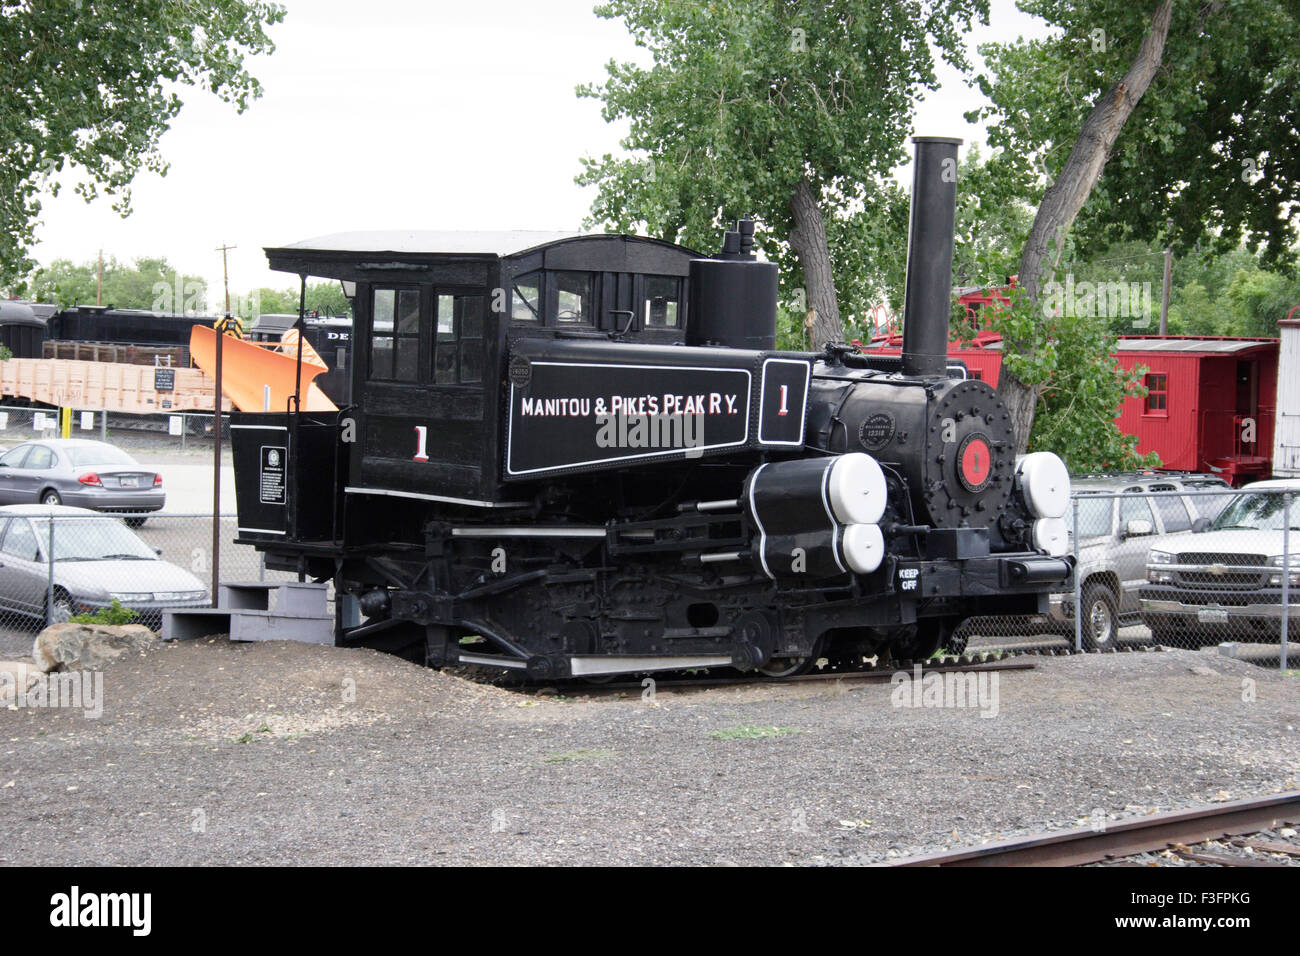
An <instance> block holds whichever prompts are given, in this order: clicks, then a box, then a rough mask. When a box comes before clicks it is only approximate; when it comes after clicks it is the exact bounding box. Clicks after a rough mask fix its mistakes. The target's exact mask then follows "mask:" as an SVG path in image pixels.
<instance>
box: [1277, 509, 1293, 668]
mask: <svg viewBox="0 0 1300 956" xmlns="http://www.w3.org/2000/svg"><path fill="white" fill-rule="evenodd" d="M1290 617H1291V492H1289V491H1288V492H1287V493H1286V494H1284V495H1283V496H1282V640H1281V647H1280V650H1281V659H1280V660H1279V661H1278V663H1279V665H1280V667H1281V669H1282V670H1286V645H1287V639H1288V638H1289V637H1290V635H1289V634H1288V633H1287V632H1288V630H1289V627H1288V625H1289V624H1290Z"/></svg>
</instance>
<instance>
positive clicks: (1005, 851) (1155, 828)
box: [890, 791, 1300, 867]
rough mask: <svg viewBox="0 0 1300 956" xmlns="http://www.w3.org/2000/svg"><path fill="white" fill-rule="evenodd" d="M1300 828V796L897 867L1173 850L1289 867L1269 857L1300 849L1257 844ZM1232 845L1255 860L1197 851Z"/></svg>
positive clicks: (1218, 862) (1206, 860) (1232, 862)
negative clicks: (1286, 828)
mask: <svg viewBox="0 0 1300 956" xmlns="http://www.w3.org/2000/svg"><path fill="white" fill-rule="evenodd" d="M1296 821H1300V791H1289V792H1287V793H1280V794H1274V795H1272V796H1267V797H1254V798H1249V799H1245V800H1233V801H1231V802H1228V803H1218V804H1213V805H1211V806H1207V807H1201V808H1198V809H1195V810H1173V811H1169V812H1166V813H1156V814H1152V815H1150V816H1147V817H1142V818H1140V819H1136V820H1124V821H1121V822H1119V823H1112V824H1107V825H1106V826H1105V827H1104V828H1096V829H1094V828H1092V827H1076V828H1074V829H1070V830H1058V831H1055V832H1052V833H1043V834H1038V835H1035V836H1029V837H1024V838H1021V839H1013V840H1002V841H998V842H995V843H987V844H984V845H983V846H978V847H972V848H970V849H962V850H950V851H943V852H940V853H928V854H925V855H923V856H913V857H907V858H905V859H902V860H897V861H894V862H893V863H891V864H890V865H892V866H907V867H922V866H1084V865H1086V864H1089V863H1105V862H1115V863H1118V862H1122V861H1123V860H1125V858H1128V857H1132V856H1136V855H1138V854H1142V853H1151V852H1160V851H1165V850H1170V849H1172V850H1173V852H1174V854H1175V855H1177V856H1178V857H1180V858H1181V859H1183V860H1185V861H1187V862H1191V863H1202V864H1210V865H1215V866H1285V865H1287V864H1285V863H1279V862H1277V861H1275V860H1272V859H1269V858H1267V856H1268V854H1286V855H1289V856H1295V857H1300V843H1297V844H1292V843H1281V842H1277V841H1270V840H1261V839H1250V837H1252V836H1253V835H1254V834H1258V833H1260V832H1261V831H1264V830H1272V829H1275V828H1276V827H1279V826H1282V825H1284V824H1289V823H1295V822H1296ZM1215 840H1231V841H1232V845H1233V846H1235V847H1240V848H1243V849H1245V848H1249V849H1250V850H1252V851H1254V852H1255V854H1257V855H1261V856H1259V857H1258V858H1252V856H1251V855H1246V854H1232V853H1227V852H1223V851H1222V850H1216V849H1204V850H1200V849H1193V847H1194V846H1195V845H1196V844H1199V843H1204V842H1207V841H1215Z"/></svg>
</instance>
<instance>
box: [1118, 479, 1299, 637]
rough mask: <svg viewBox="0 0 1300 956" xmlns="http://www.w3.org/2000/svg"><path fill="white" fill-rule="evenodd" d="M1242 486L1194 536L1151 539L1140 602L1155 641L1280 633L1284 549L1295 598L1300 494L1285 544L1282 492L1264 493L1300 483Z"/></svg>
mask: <svg viewBox="0 0 1300 956" xmlns="http://www.w3.org/2000/svg"><path fill="white" fill-rule="evenodd" d="M1244 490H1245V492H1246V493H1245V494H1242V495H1239V496H1238V497H1236V498H1234V499H1233V501H1232V503H1231V504H1229V505H1228V506H1227V507H1226V508H1224V509H1223V511H1222V512H1221V513H1220V514H1219V515H1218V516H1217V517H1216V518H1215V519H1214V521H1212V522H1211V523H1210V525H1209V527H1208V528H1207V529H1206V530H1205V531H1204V532H1202V533H1201V534H1198V535H1196V536H1195V537H1194V538H1191V539H1188V540H1180V539H1172V540H1169V539H1166V538H1156V539H1152V540H1151V541H1149V542H1148V544H1149V546H1150V547H1149V550H1148V554H1147V562H1146V584H1145V586H1144V587H1143V588H1142V589H1141V592H1140V597H1139V601H1140V606H1141V615H1142V622H1143V623H1144V624H1146V625H1147V627H1149V628H1151V632H1152V634H1154V635H1155V636H1156V637H1157V638H1161V637H1168V636H1171V635H1173V634H1178V635H1179V636H1180V637H1187V638H1190V639H1191V640H1193V641H1203V640H1206V639H1216V638H1217V639H1220V640H1222V639H1227V638H1232V639H1236V640H1246V639H1250V638H1256V639H1259V640H1278V639H1279V638H1280V635H1281V618H1282V573H1283V568H1282V565H1283V555H1284V554H1286V553H1287V552H1288V550H1289V554H1290V562H1289V563H1290V565H1291V567H1296V568H1297V570H1296V571H1292V572H1290V581H1289V582H1288V584H1287V588H1288V591H1289V594H1288V597H1289V598H1290V600H1291V603H1292V604H1295V603H1300V602H1297V601H1296V597H1298V596H1300V590H1298V588H1300V533H1297V532H1300V499H1296V500H1293V503H1292V512H1291V516H1290V517H1291V520H1290V535H1289V538H1290V540H1289V541H1288V542H1285V543H1286V544H1289V546H1290V547H1289V549H1286V548H1284V541H1283V536H1284V533H1283V517H1284V516H1285V507H1284V504H1283V496H1282V495H1281V494H1277V493H1266V492H1267V491H1270V490H1271V491H1273V492H1276V491H1278V490H1284V491H1293V492H1297V493H1300V481H1295V480H1272V481H1257V482H1255V483H1254V484H1251V485H1248V486H1246V488H1245V489H1244ZM1298 623H1300V620H1298ZM1296 631H1297V632H1298V633H1300V627H1297V629H1296Z"/></svg>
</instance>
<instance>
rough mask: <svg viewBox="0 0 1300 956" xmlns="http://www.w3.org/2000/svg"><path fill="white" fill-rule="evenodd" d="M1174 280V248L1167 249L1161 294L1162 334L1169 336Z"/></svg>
mask: <svg viewBox="0 0 1300 956" xmlns="http://www.w3.org/2000/svg"><path fill="white" fill-rule="evenodd" d="M1173 278H1174V247H1173V246H1168V247H1167V248H1166V249H1165V286H1164V291H1163V292H1161V294H1160V334H1161V335H1168V334H1169V286H1170V285H1171V283H1172V281H1173Z"/></svg>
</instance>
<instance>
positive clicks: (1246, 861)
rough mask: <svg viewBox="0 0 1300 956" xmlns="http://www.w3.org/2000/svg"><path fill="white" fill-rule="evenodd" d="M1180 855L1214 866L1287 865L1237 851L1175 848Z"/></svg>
mask: <svg viewBox="0 0 1300 956" xmlns="http://www.w3.org/2000/svg"><path fill="white" fill-rule="evenodd" d="M1174 852H1175V853H1176V854H1178V856H1180V857H1182V858H1183V859H1184V860H1190V861H1191V862H1193V863H1210V864H1213V865H1214V866H1286V865H1287V864H1285V863H1279V862H1277V861H1276V860H1259V859H1255V858H1253V857H1249V856H1238V855H1236V854H1235V853H1220V852H1218V851H1217V850H1181V849H1180V850H1175V851H1174Z"/></svg>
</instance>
